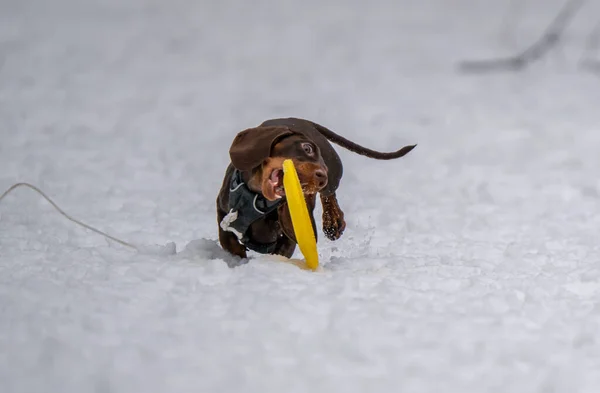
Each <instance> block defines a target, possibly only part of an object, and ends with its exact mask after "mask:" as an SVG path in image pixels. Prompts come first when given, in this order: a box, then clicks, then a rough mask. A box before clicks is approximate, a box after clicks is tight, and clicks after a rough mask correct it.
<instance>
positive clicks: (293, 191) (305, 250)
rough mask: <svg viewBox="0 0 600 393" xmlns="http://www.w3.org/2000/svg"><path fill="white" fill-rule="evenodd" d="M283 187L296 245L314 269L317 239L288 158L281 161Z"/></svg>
mask: <svg viewBox="0 0 600 393" xmlns="http://www.w3.org/2000/svg"><path fill="white" fill-rule="evenodd" d="M283 187H284V189H285V196H286V199H287V204H288V208H289V209H290V216H291V217H292V225H293V226H294V233H295V235H296V240H297V241H298V246H300V251H301V252H302V254H303V255H304V258H305V259H306V266H308V268H309V269H311V270H316V269H317V268H318V267H319V254H318V253H317V240H316V239H315V233H314V231H313V226H312V222H311V221H310V216H309V215H308V208H307V207H306V200H305V199H304V193H303V192H302V186H301V185H300V179H298V173H297V172H296V168H295V167H294V163H293V162H292V160H289V159H288V160H285V161H284V162H283Z"/></svg>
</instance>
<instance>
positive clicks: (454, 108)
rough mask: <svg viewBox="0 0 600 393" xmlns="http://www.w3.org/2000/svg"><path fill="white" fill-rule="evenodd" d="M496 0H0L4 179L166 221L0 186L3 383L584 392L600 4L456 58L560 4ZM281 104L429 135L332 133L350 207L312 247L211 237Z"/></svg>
mask: <svg viewBox="0 0 600 393" xmlns="http://www.w3.org/2000/svg"><path fill="white" fill-rule="evenodd" d="M509 3H510V2H509V1H498V2H492V1H488V2H482V1H477V0H453V1H446V0H425V1H412V2H409V1H407V0H406V1H391V0H390V1H384V0H379V1H369V2H367V1H345V2H342V1H341V0H340V1H339V2H338V4H335V2H332V1H330V2H324V1H321V0H310V1H300V0H296V1H293V0H284V1H272V2H269V1H265V0H261V1H248V2H245V1H241V0H240V1H233V0H219V2H217V1H214V2H208V1H205V2H200V1H192V0H174V1H151V0H148V1H145V2H143V1H141V0H127V1H121V0H110V1H103V0H95V1H91V0H87V1H77V0H55V1H52V2H48V1H44V0H0V192H1V191H3V190H4V189H6V188H8V187H9V186H10V185H11V184H12V183H14V182H17V181H29V182H32V183H34V184H36V185H38V186H40V187H41V188H42V189H43V190H45V191H46V192H48V193H49V194H50V195H51V196H52V197H53V198H54V199H55V200H56V201H57V202H58V203H59V204H60V205H61V206H62V207H63V208H64V209H65V210H67V211H68V212H69V213H71V214H72V215H74V216H75V217H78V218H80V219H82V220H84V221H85V222H87V223H89V224H92V225H94V226H97V227H99V228H101V229H104V230H106V231H108V232H109V233H111V234H114V235H117V236H119V237H122V238H124V239H126V240H128V241H131V242H134V243H136V244H139V245H143V246H156V245H159V246H164V245H166V244H168V243H170V242H174V243H175V244H176V245H177V252H176V254H174V255H168V254H169V253H168V247H166V248H164V249H162V250H161V249H160V247H156V248H155V249H154V250H150V252H149V253H147V254H138V253H135V252H132V251H131V250H129V249H126V248H123V247H121V246H119V245H116V244H112V243H111V244H109V243H107V241H105V240H104V239H103V238H101V237H99V236H97V235H95V234H93V233H91V232H89V231H86V230H84V229H81V228H78V227H76V226H74V225H73V224H72V223H70V222H68V221H66V220H65V219H64V218H62V217H61V216H59V215H58V214H57V213H56V212H55V211H54V210H53V209H52V208H51V207H50V205H49V204H48V203H46V202H45V201H43V200H41V198H39V197H38V196H37V195H35V194H33V193H32V192H30V191H29V190H19V191H18V192H16V193H15V194H12V195H11V196H9V197H8V198H7V199H6V200H5V201H4V202H3V203H2V204H1V205H0V381H2V382H1V386H2V387H1V389H0V390H1V391H2V392H3V393H17V392H23V393H24V392H28V393H29V392H53V393H54V392H56V393H59V392H60V393H71V392H73V393H74V392H77V393H82V392H136V391H145V392H173V393H174V392H240V391H241V392H261V393H270V392H276V393H279V392H308V391H311V392H344V393H352V392H440V391H444V392H503V393H505V392H518V393H522V392H590V393H591V392H597V391H599V390H600V372H599V371H598V370H600V335H599V332H600V245H599V242H598V240H599V239H598V234H599V233H600V179H599V178H598V168H600V154H598V146H599V144H600V112H598V103H599V102H600V78H597V77H594V76H593V75H589V74H585V73H581V72H579V70H578V68H577V61H578V59H579V56H580V54H581V50H582V46H583V40H584V38H585V35H586V34H587V32H588V31H589V30H590V29H591V28H592V27H593V25H594V23H595V22H597V17H598V15H600V13H599V12H598V11H600V7H599V5H598V4H593V5H589V6H588V8H586V10H585V11H584V12H582V13H581V15H579V16H578V17H577V19H576V20H575V21H574V22H575V23H574V25H573V27H572V28H571V29H570V30H569V31H568V35H567V37H566V42H565V45H564V47H563V49H562V50H561V51H559V52H558V53H557V55H553V56H550V57H549V58H548V59H547V60H545V61H542V62H541V63H539V64H536V65H535V67H534V68H532V69H531V70H528V71H526V72H525V73H523V74H519V75H507V74H504V75H494V76H485V77H466V76H461V75H458V74H457V73H456V72H455V68H454V66H455V63H456V62H457V61H459V60H461V59H465V58H476V57H482V56H483V57H485V56H493V55H495V54H504V53H510V52H512V51H514V50H516V49H517V48H522V47H523V46H524V45H526V44H527V43H528V42H530V41H531V40H533V39H534V38H535V37H537V35H538V33H539V32H540V31H541V30H543V28H544V27H545V24H546V23H547V21H548V20H549V19H551V17H552V16H553V14H554V13H555V12H556V11H557V9H558V8H559V7H560V5H561V4H562V2H561V1H558V0H557V1H546V0H544V1H542V0H530V1H527V2H525V3H524V4H525V5H524V6H523V7H522V9H521V10H520V11H519V14H518V15H520V16H519V23H518V24H517V25H516V26H515V30H513V31H508V30H506V29H504V27H503V26H504V25H503V23H504V22H503V18H504V16H505V15H506V12H507V10H508V6H509ZM512 3H514V4H516V3H517V2H512ZM594 18H595V19H594ZM279 116H297V117H305V118H309V119H312V120H315V121H318V122H320V123H322V124H324V125H326V126H328V127H331V128H332V129H334V130H336V131H338V132H340V133H342V134H344V135H346V136H348V137H350V138H352V139H354V140H356V141H358V142H360V143H363V144H365V145H368V146H370V147H372V148H378V149H382V150H391V149H392V148H394V147H397V146H402V145H405V144H409V143H418V144H419V146H418V147H417V149H415V150H414V151H413V152H412V153H410V155H408V156H407V157H406V158H404V159H402V160H399V161H395V162H377V161H372V160H367V159H365V158H363V157H359V156H356V155H353V154H351V153H348V152H345V151H342V150H340V149H338V151H339V152H340V155H341V156H342V159H343V160H344V164H345V177H344V179H343V181H342V185H341V188H340V191H339V199H340V203H341V205H342V207H343V208H344V210H345V212H346V217H347V222H348V229H347V231H346V233H345V235H344V237H343V238H342V239H341V240H339V241H337V242H329V241H327V240H325V239H324V236H322V235H321V240H320V243H319V251H320V255H321V262H322V265H323V269H322V271H321V272H318V273H311V272H307V271H303V270H300V269H298V268H297V267H295V266H293V265H289V264H284V263H281V262H278V261H277V259H276V258H267V257H256V258H255V259H253V260H252V261H251V262H250V263H249V264H248V265H245V266H242V267H239V268H235V269H229V268H228V267H227V266H226V264H225V263H224V260H223V258H224V255H223V254H222V252H221V251H220V249H219V248H218V246H216V245H215V239H216V236H217V232H216V229H217V228H216V218H215V211H214V200H215V197H216V193H217V191H218V188H219V185H220V183H221V181H222V175H223V172H224V169H225V167H226V165H227V158H228V156H227V149H228V147H229V144H230V142H231V139H232V138H233V136H234V135H235V133H236V132H238V131H240V130H242V129H244V128H247V127H249V126H253V125H256V124H259V123H260V122H262V121H263V120H265V119H268V118H273V117H279ZM320 212H321V210H320V208H319V209H318V213H317V214H320ZM319 223H320V219H319ZM297 256H298V257H301V256H300V255H297Z"/></svg>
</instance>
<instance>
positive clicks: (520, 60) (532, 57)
mask: <svg viewBox="0 0 600 393" xmlns="http://www.w3.org/2000/svg"><path fill="white" fill-rule="evenodd" d="M584 3H585V0H569V1H568V2H567V3H566V4H565V6H564V7H563V8H562V9H561V11H560V12H559V13H558V15H557V16H556V17H555V18H554V20H553V21H552V23H550V25H549V26H548V27H547V28H546V31H545V32H544V34H543V35H542V37H541V38H540V39H539V40H537V41H536V42H534V43H533V44H532V45H531V46H530V47H529V48H527V49H525V50H524V51H523V52H521V53H518V54H516V55H513V56H509V57H506V58H498V59H490V60H468V61H463V62H461V63H459V65H458V68H459V70H461V71H463V72H469V73H482V72H494V71H520V70H522V69H524V68H525V67H527V66H529V65H530V64H531V63H533V62H535V61H536V60H539V59H541V58H542V57H543V56H544V55H545V54H546V53H548V52H550V50H552V49H553V48H554V47H556V46H557V45H558V43H559V42H560V40H561V38H562V35H563V32H564V31H565V29H566V28H567V25H568V23H569V21H570V20H571V19H572V18H573V16H574V15H575V14H576V13H577V11H579V9H580V8H581V6H582V5H583V4H584Z"/></svg>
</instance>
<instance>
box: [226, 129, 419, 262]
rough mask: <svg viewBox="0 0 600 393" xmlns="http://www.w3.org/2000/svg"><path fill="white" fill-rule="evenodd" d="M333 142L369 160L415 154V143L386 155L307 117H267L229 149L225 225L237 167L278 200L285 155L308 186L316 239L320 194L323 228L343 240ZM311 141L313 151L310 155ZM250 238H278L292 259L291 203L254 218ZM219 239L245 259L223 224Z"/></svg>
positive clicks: (262, 240)
mask: <svg viewBox="0 0 600 393" xmlns="http://www.w3.org/2000/svg"><path fill="white" fill-rule="evenodd" d="M329 141H332V142H334V143H336V144H338V145H340V146H342V147H344V148H346V149H348V150H350V151H353V152H355V153H358V154H361V155H365V156H367V157H370V158H375V159H380V160H389V159H394V158H399V157H402V156H404V155H405V154H407V153H408V152H410V151H411V150H412V149H413V148H414V147H415V145H413V146H405V147H404V148H402V149H400V150H398V151H396V152H392V153H382V152H377V151H374V150H370V149H367V148H364V147H362V146H360V145H357V144H356V143H354V142H352V141H349V140H347V139H345V138H343V137H341V136H340V135H338V134H336V133H334V132H333V131H331V130H329V129H327V128H325V127H323V126H321V125H319V124H316V123H313V122H311V121H308V120H303V119H296V118H288V119H273V120H268V121H265V122H264V123H263V124H261V125H260V126H258V127H256V128H250V129H247V130H244V131H242V132H240V133H239V134H238V135H237V136H236V138H235V139H234V141H233V143H232V145H231V148H230V151H229V153H230V157H231V163H230V165H229V166H228V168H227V170H226V172H225V177H224V179H223V185H222V187H221V190H220V192H219V195H218V197H217V220H218V223H220V222H221V221H222V220H223V218H224V217H225V215H227V213H228V210H229V208H228V206H229V192H230V191H229V185H230V182H231V177H232V175H233V173H234V170H235V169H236V168H237V169H238V170H239V171H240V172H241V174H242V178H243V180H244V182H245V183H246V185H247V186H248V187H249V188H250V190H252V191H253V192H255V193H259V194H262V195H263V196H264V197H265V198H266V199H268V200H270V201H273V200H276V199H277V198H278V195H277V191H276V189H275V188H274V187H273V186H272V184H271V182H270V179H271V174H272V173H273V170H276V169H281V168H282V165H283V161H284V160H285V159H291V160H292V161H293V162H294V165H295V167H296V170H297V172H298V177H299V179H300V182H301V183H302V185H303V192H304V197H305V200H306V202H307V207H308V211H309V214H310V218H311V220H312V224H313V229H314V231H315V238H317V228H316V224H315V220H314V216H313V211H314V208H315V204H316V194H317V193H319V194H320V199H321V204H322V207H323V216H322V218H323V232H324V233H325V236H326V237H327V238H328V239H330V240H337V239H339V238H340V237H341V236H342V234H343V232H344V230H345V228H346V222H345V221H344V213H343V211H342V209H341V208H340V206H339V204H338V201H337V198H336V193H335V192H336V190H337V188H338V186H339V183H340V180H341V178H342V174H343V166H342V162H341V160H340V157H339V156H338V155H337V153H336V152H335V150H334V149H333V147H332V146H331V144H330V143H329ZM307 144H308V145H310V146H311V147H312V148H309V149H308V150H309V151H310V150H312V153H313V154H308V153H307V150H305V149H307ZM248 232H249V233H248V236H249V237H250V238H251V239H252V240H253V241H254V242H256V243H260V244H268V243H271V242H277V245H276V247H275V251H274V252H273V253H274V254H278V255H283V256H285V257H288V258H289V257H291V256H292V254H293V253H294V250H295V248H296V244H297V241H296V237H295V235H294V229H293V226H292V221H291V217H290V213H289V209H288V207H287V204H286V203H285V200H284V202H283V203H282V204H281V205H279V207H278V208H277V210H276V211H274V212H272V213H270V214H267V215H266V216H264V217H262V218H261V219H259V220H257V221H255V222H254V223H253V224H252V225H251V226H250V228H249V230H248ZM219 242H220V243H221V246H222V247H223V249H225V250H227V251H229V252H230V253H231V254H233V255H237V256H239V257H241V258H246V257H247V253H246V247H245V246H244V245H242V244H240V242H239V241H238V239H237V237H236V236H235V235H234V234H233V233H231V232H227V231H224V230H223V229H222V228H221V227H220V226H219Z"/></svg>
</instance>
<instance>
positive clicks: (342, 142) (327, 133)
mask: <svg viewBox="0 0 600 393" xmlns="http://www.w3.org/2000/svg"><path fill="white" fill-rule="evenodd" d="M311 123H312V124H313V125H314V126H315V128H316V129H317V130H318V131H319V133H321V135H323V136H324V137H325V138H327V139H328V140H329V141H331V142H333V143H335V144H336V145H339V146H341V147H343V148H344V149H347V150H350V151H351V152H353V153H356V154H360V155H362V156H366V157H369V158H374V159H376V160H393V159H395V158H400V157H403V156H405V155H406V154H408V153H409V152H410V151H411V150H412V149H414V148H415V147H416V146H417V145H409V146H404V147H403V148H402V149H400V150H398V151H394V152H389V153H385V152H380V151H377V150H371V149H368V148H366V147H364V146H361V145H359V144H357V143H354V142H352V141H351V140H348V139H346V138H344V137H343V136H341V135H338V134H336V133H335V132H333V131H331V130H330V129H328V128H326V127H323V126H322V125H320V124H317V123H314V122H311Z"/></svg>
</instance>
